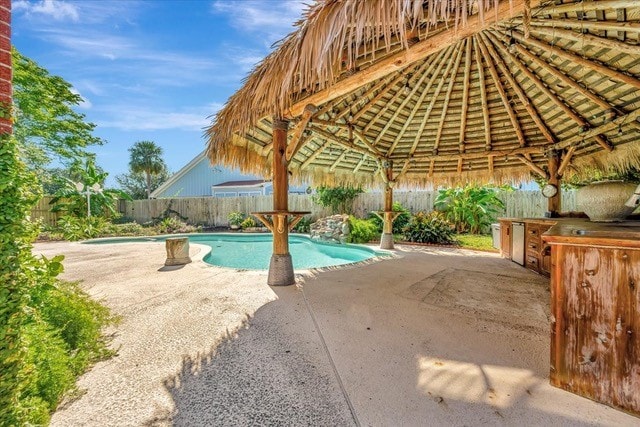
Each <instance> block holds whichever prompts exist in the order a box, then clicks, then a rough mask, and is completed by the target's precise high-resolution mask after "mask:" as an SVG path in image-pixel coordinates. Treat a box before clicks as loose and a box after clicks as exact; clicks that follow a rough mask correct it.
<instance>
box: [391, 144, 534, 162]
mask: <svg viewBox="0 0 640 427" xmlns="http://www.w3.org/2000/svg"><path fill="white" fill-rule="evenodd" d="M544 151H545V147H541V146H537V147H520V148H511V149H505V150H492V151H476V152H466V153H456V154H436V155H433V154H428V153H421V152H418V153H416V154H415V155H413V156H411V157H409V159H410V160H413V161H431V160H437V161H445V160H448V161H451V160H458V159H464V160H470V159H482V158H484V157H489V156H493V157H505V156H515V155H516V154H522V155H526V154H542V153H544ZM391 159H392V160H396V161H402V160H407V156H393V157H391Z"/></svg>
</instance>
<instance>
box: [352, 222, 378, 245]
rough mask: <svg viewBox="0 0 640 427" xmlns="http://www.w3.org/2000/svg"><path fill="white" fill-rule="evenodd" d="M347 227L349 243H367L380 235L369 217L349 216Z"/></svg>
mask: <svg viewBox="0 0 640 427" xmlns="http://www.w3.org/2000/svg"><path fill="white" fill-rule="evenodd" d="M349 229H350V231H349V242H350V243H368V242H370V241H372V240H374V239H376V238H377V237H378V236H379V235H380V232H379V231H378V227H377V226H376V224H375V223H374V222H373V221H372V220H370V219H360V218H356V217H354V216H350V217H349Z"/></svg>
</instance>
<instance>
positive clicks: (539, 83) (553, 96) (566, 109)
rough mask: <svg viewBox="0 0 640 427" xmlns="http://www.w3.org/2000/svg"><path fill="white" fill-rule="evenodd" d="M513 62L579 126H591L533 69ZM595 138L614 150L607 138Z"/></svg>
mask: <svg viewBox="0 0 640 427" xmlns="http://www.w3.org/2000/svg"><path fill="white" fill-rule="evenodd" d="M497 43H498V45H500V46H501V50H503V51H506V49H504V46H502V44H501V43H500V42H497ZM513 63H514V64H515V65H516V67H518V69H519V70H520V71H521V72H522V73H523V74H524V75H525V76H527V78H528V79H529V80H530V81H531V82H532V83H533V84H534V86H536V87H537V88H538V90H540V91H541V92H542V93H543V94H545V96H546V97H547V98H548V99H549V100H551V102H553V103H554V104H555V105H556V106H557V107H558V108H560V109H561V110H562V111H563V112H564V113H565V114H566V115H567V116H569V118H571V120H573V121H574V122H575V123H576V124H577V125H578V126H580V127H584V126H588V127H590V126H591V125H590V123H589V122H587V121H586V120H585V119H584V118H583V117H582V116H580V114H578V113H576V112H575V111H573V110H572V109H571V107H569V106H568V105H567V104H565V103H564V101H563V100H562V99H560V97H559V96H558V95H556V94H555V93H553V92H551V90H550V89H549V88H548V87H547V86H546V85H545V84H544V82H543V81H542V79H540V77H538V76H537V75H536V74H535V73H534V72H533V71H531V70H530V69H529V68H527V67H526V66H525V65H524V64H523V63H522V62H520V61H518V60H517V59H514V60H513ZM594 139H595V140H596V142H597V143H598V144H600V146H601V147H602V148H604V149H605V150H608V151H611V150H613V147H612V146H611V144H609V142H608V141H607V140H606V139H604V138H603V137H602V136H601V135H595V136H594Z"/></svg>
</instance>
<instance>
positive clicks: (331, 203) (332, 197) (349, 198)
mask: <svg viewBox="0 0 640 427" xmlns="http://www.w3.org/2000/svg"><path fill="white" fill-rule="evenodd" d="M361 193H364V190H362V188H361V187H351V186H346V187H326V186H321V187H318V188H316V193H315V194H314V195H313V196H311V200H313V202H314V203H316V204H318V205H320V206H322V207H325V208H330V209H331V212H332V213H334V214H336V213H351V210H352V204H353V200H354V199H355V198H356V197H357V196H358V194H361Z"/></svg>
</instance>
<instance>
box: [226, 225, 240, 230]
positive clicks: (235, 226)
mask: <svg viewBox="0 0 640 427" xmlns="http://www.w3.org/2000/svg"><path fill="white" fill-rule="evenodd" d="M229 228H231V229H232V230H239V229H240V226H239V225H238V224H230V225H229Z"/></svg>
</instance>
